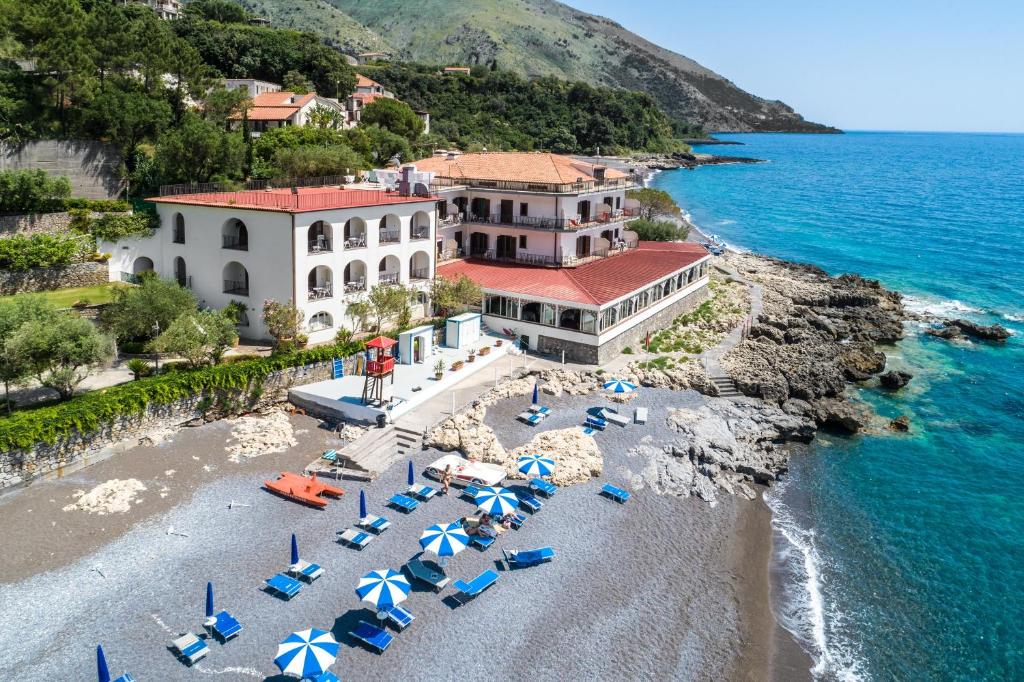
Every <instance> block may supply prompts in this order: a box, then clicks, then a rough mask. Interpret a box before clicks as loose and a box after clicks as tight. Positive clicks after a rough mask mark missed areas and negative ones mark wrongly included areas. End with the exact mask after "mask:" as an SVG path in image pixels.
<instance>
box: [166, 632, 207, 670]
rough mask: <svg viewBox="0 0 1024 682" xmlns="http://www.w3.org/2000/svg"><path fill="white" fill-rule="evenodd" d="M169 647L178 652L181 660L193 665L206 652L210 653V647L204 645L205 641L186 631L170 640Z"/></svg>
mask: <svg viewBox="0 0 1024 682" xmlns="http://www.w3.org/2000/svg"><path fill="white" fill-rule="evenodd" d="M171 648H173V649H174V650H175V651H176V652H177V653H178V656H179V657H180V658H181V659H182V660H185V661H188V664H189V665H195V664H196V663H197V662H198V661H199V660H201V659H202V658H203V657H204V656H206V654H208V653H210V647H209V646H207V645H206V642H204V641H203V640H201V639H199V637H197V636H196V635H194V634H193V633H191V632H186V633H185V634H184V635H182V636H181V637H179V638H178V639H176V640H174V641H173V642H171Z"/></svg>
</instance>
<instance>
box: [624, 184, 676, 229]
mask: <svg viewBox="0 0 1024 682" xmlns="http://www.w3.org/2000/svg"><path fill="white" fill-rule="evenodd" d="M626 197H627V198H629V199H635V200H637V201H638V202H640V217H641V218H643V219H644V220H649V221H655V220H658V219H659V218H675V217H677V216H679V215H680V214H681V213H682V211H681V210H680V208H679V206H678V205H677V204H676V202H675V200H674V199H673V198H672V195H671V194H669V193H668V192H665V191H663V190H660V189H654V188H652V187H644V188H643V189H634V190H630V191H629V192H626Z"/></svg>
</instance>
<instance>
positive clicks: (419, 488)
mask: <svg viewBox="0 0 1024 682" xmlns="http://www.w3.org/2000/svg"><path fill="white" fill-rule="evenodd" d="M406 492H407V493H408V494H409V495H412V496H413V497H418V498H420V499H421V500H423V501H424V502H426V501H427V500H429V499H430V498H431V497H433V496H434V495H436V494H437V491H436V490H434V489H433V488H431V487H430V486H429V485H411V486H409V489H408V490H407V491H406Z"/></svg>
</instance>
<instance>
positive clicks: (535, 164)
mask: <svg viewBox="0 0 1024 682" xmlns="http://www.w3.org/2000/svg"><path fill="white" fill-rule="evenodd" d="M413 165H415V166H416V170H421V171H427V172H433V173H437V174H438V175H439V176H441V177H445V178H453V179H460V178H466V179H471V180H514V181H522V182H549V183H556V184H559V183H572V182H576V181H578V180H580V179H582V181H583V182H590V181H593V180H594V178H595V170H594V169H595V168H600V167H603V166H596V165H595V164H592V163H587V162H585V161H577V160H576V159H574V158H572V157H570V156H563V155H561V154H551V153H548V152H480V153H472V154H460V155H459V156H457V157H455V158H454V159H448V158H447V157H444V156H432V157H429V158H426V159H420V160H419V161H414V162H413ZM604 176H605V177H606V178H608V179H618V178H625V177H627V175H626V174H625V173H623V172H622V171H619V170H616V169H615V168H605V172H604Z"/></svg>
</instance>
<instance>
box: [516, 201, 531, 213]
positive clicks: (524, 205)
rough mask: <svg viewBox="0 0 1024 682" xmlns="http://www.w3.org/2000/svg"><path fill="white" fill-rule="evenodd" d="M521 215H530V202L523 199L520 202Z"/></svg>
mask: <svg viewBox="0 0 1024 682" xmlns="http://www.w3.org/2000/svg"><path fill="white" fill-rule="evenodd" d="M519 215H521V216H528V215H530V204H528V203H526V202H525V201H522V202H520V203H519Z"/></svg>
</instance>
